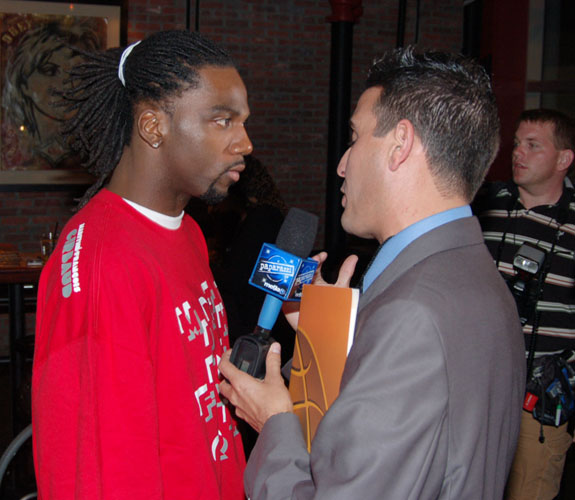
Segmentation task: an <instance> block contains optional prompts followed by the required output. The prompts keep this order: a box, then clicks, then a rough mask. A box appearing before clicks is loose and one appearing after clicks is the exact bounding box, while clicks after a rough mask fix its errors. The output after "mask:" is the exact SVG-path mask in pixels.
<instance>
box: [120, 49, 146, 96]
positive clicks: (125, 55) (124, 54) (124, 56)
mask: <svg viewBox="0 0 575 500" xmlns="http://www.w3.org/2000/svg"><path fill="white" fill-rule="evenodd" d="M141 41H142V40H138V41H137V42H134V43H133V44H132V45H129V46H128V47H126V48H125V49H124V52H122V56H121V57H120V64H118V78H119V79H120V81H121V82H122V85H123V86H124V87H125V86H126V80H124V63H125V62H126V59H128V56H129V55H130V54H131V53H132V50H134V47H135V46H136V45H138V44H139V43H140V42H141Z"/></svg>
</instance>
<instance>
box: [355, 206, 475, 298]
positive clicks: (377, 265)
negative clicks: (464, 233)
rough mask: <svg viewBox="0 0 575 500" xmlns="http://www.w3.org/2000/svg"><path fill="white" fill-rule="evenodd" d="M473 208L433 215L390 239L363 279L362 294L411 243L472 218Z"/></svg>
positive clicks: (465, 207)
mask: <svg viewBox="0 0 575 500" xmlns="http://www.w3.org/2000/svg"><path fill="white" fill-rule="evenodd" d="M471 215H472V213H471V207H470V206H469V205H464V206H462V207H457V208H451V209H449V210H445V211H443V212H439V213H438V214H434V215H431V216H429V217H426V218H425V219H422V220H420V221H417V222H416V223H414V224H412V225H411V226H408V227H406V228H405V229H403V230H402V231H400V232H399V233H397V234H396V235H395V236H392V237H391V238H389V239H388V240H387V241H386V242H385V243H384V244H383V245H382V246H381V248H380V249H379V250H378V252H377V255H376V257H375V259H373V262H372V263H371V265H370V266H369V268H368V269H367V271H366V272H365V274H364V277H363V284H362V292H365V291H366V290H367V289H368V288H369V287H370V285H371V284H372V283H373V282H374V281H375V280H376V279H377V277H378V276H379V275H380V274H381V273H382V272H383V271H384V270H385V269H386V268H387V266H389V264H391V263H392V262H393V261H394V260H395V258H396V257H397V256H398V255H399V254H400V253H401V251H402V250H403V249H404V248H405V247H406V246H408V245H409V244H410V243H411V242H413V241H415V240H416V239H417V238H419V237H420V236H423V235H424V234H425V233H427V232H429V231H431V230H432V229H435V228H437V227H439V226H442V225H443V224H447V223H448V222H452V221H454V220H457V219H463V218H465V217H471Z"/></svg>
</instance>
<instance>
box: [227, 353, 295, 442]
mask: <svg viewBox="0 0 575 500" xmlns="http://www.w3.org/2000/svg"><path fill="white" fill-rule="evenodd" d="M280 349H281V347H280V345H279V344H278V343H277V342H274V343H273V344H272V345H271V347H270V350H269V352H268V355H267V357H266V377H265V378H264V379H263V380H259V379H257V378H254V377H252V376H251V375H248V374H247V373H244V372H242V371H241V370H239V369H238V368H236V367H235V366H234V365H233V364H232V363H231V362H230V354H231V350H229V349H228V350H227V351H226V352H225V353H224V355H223V356H222V360H221V361H220V366H219V368H220V372H221V373H222V375H223V376H224V377H225V380H222V382H221V383H220V393H221V394H222V396H224V397H225V398H226V399H227V400H228V401H229V402H230V403H231V404H233V405H234V406H235V408H236V415H237V416H238V417H240V418H241V419H243V420H245V421H246V422H247V423H248V424H250V425H251V426H252V427H253V428H254V429H255V430H256V431H258V432H260V431H261V430H262V428H263V426H264V424H265V423H266V421H267V420H268V418H270V417H272V416H273V415H276V414H277V413H285V412H293V403H292V400H291V397H290V394H289V391H288V390H287V388H286V386H285V384H284V381H283V378H282V376H281V372H280V369H281V356H280V354H281V351H280Z"/></svg>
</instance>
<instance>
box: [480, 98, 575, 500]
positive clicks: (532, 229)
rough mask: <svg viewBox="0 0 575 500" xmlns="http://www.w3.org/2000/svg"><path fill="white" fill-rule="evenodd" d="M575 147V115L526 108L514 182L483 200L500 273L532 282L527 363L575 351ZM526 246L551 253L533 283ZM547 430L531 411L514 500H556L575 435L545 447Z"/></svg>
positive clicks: (483, 219) (560, 432)
mask: <svg viewBox="0 0 575 500" xmlns="http://www.w3.org/2000/svg"><path fill="white" fill-rule="evenodd" d="M574 150H575V126H574V123H573V121H572V120H571V119H570V118H569V117H567V116H565V115H564V114H562V113H560V112H557V111H553V110H546V109H537V110H529V111H524V112H523V113H522V114H521V116H520V118H519V122H518V127H517V131H516V133H515V140H514V148H513V156H512V167H513V182H509V183H496V184H493V185H491V186H488V187H487V188H486V189H484V190H483V193H480V195H479V196H478V198H477V200H476V202H475V207H474V208H475V212H476V214H477V215H478V216H479V220H480V223H481V226H482V229H483V234H484V237H485V242H486V244H487V246H488V248H489V250H490V251H491V253H492V255H493V258H494V260H495V262H496V264H497V267H498V269H499V271H500V272H501V273H502V275H503V277H504V278H505V279H506V280H507V281H508V282H509V283H513V282H514V280H519V279H521V280H523V282H524V283H523V284H525V285H526V286H525V290H526V292H525V293H526V294H527V295H523V294H521V293H520V292H518V291H515V292H514V295H515V297H516V299H517V303H518V309H519V313H520V316H521V318H522V323H523V332H524V334H525V345H526V353H527V354H526V356H527V359H530V356H529V354H530V351H531V352H532V353H533V354H531V357H533V356H535V357H537V356H540V355H542V354H550V353H557V352H560V351H562V350H563V349H575V287H574V278H575V257H574V254H575V252H574V251H575V197H574V194H575V191H574V189H573V185H572V183H571V181H570V180H569V177H568V176H567V175H568V174H570V173H571V171H572V169H573V158H574ZM524 244H528V245H530V246H532V247H535V248H536V249H538V250H542V251H543V252H544V253H543V252H537V251H535V254H540V255H541V256H544V258H542V262H541V263H540V269H539V271H538V272H537V273H536V274H535V275H534V276H533V277H532V278H531V279H529V278H524V277H521V278H519V276H518V275H517V273H516V271H515V269H514V267H513V259H514V257H515V255H516V253H517V252H518V251H519V249H520V248H521V246H522V245H524ZM524 248H525V247H524ZM527 276H529V275H527ZM540 276H541V279H539V277H540ZM523 300H525V302H522V301H523ZM486 314H488V312H486ZM540 430H541V428H540V423H539V422H538V421H536V420H535V419H534V418H533V416H532V414H531V413H529V412H527V411H524V412H523V415H522V423H521V433H520V437H519V443H518V446H517V452H516V456H515V461H514V463H513V466H512V468H511V473H510V476H509V481H508V491H507V495H506V498H507V499H508V500H519V499H525V500H527V499H529V500H535V499H541V500H543V499H553V498H554V497H555V496H556V495H557V493H558V492H559V488H560V483H561V475H562V471H563V466H564V463H565V455H566V453H567V450H568V449H569V447H570V445H571V441H572V438H571V436H570V434H569V433H568V431H567V424H564V425H562V426H560V427H554V426H545V428H544V429H543V432H544V442H543V443H541V442H540V440H539V437H540Z"/></svg>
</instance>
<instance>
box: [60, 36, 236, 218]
mask: <svg viewBox="0 0 575 500" xmlns="http://www.w3.org/2000/svg"><path fill="white" fill-rule="evenodd" d="M78 52H79V53H80V54H81V55H82V56H83V62H82V63H80V64H78V65H77V66H75V67H73V68H72V69H71V71H70V78H69V79H68V82H67V83H68V85H67V86H66V88H65V89H64V90H63V91H62V92H61V93H60V96H61V97H62V99H63V101H62V105H63V106H64V107H65V109H66V111H67V112H68V113H70V114H71V118H70V119H69V120H67V121H66V123H65V124H64V125H63V127H62V130H61V132H62V134H63V136H64V138H65V139H66V141H67V142H68V144H69V146H70V148H71V149H72V150H74V151H76V152H77V153H79V154H80V156H81V158H82V161H83V166H84V167H86V168H87V169H88V171H89V172H90V173H91V174H93V175H94V176H95V177H96V178H97V180H96V182H95V183H94V185H93V186H91V187H90V189H89V190H88V191H87V192H86V194H85V195H84V197H83V198H82V200H81V201H80V207H82V206H84V205H85V204H86V203H87V202H88V200H89V199H90V198H91V197H92V196H94V194H96V193H97V192H98V190H100V189H101V187H102V186H103V185H104V184H105V182H106V181H107V180H108V179H109V177H110V175H111V173H112V172H113V171H114V169H115V168H116V165H117V164H118V162H119V161H120V158H121V156H122V152H123V149H124V146H128V145H130V139H131V135H132V130H133V122H134V109H135V106H136V104H138V103H139V102H142V101H148V102H154V103H158V104H159V105H160V106H161V107H162V109H163V110H164V111H165V112H167V113H170V112H171V110H170V98H173V97H179V96H181V95H182V93H183V92H185V91H187V90H189V89H193V88H197V87H198V85H199V75H198V70H199V69H201V68H202V67H205V66H218V67H229V66H231V67H234V63H233V61H232V59H231V57H230V56H229V54H228V53H227V52H225V51H224V50H223V49H221V48H220V47H218V46H217V45H215V44H214V43H213V42H211V41H210V40H207V39H206V38H204V37H203V36H201V35H200V34H198V33H196V32H189V31H184V30H172V31H160V32H157V33H154V34H152V35H150V36H149V37H148V38H146V39H144V40H142V42H141V43H139V44H138V45H136V46H134V47H133V50H132V52H131V53H130V54H129V56H128V57H127V58H126V59H125V61H124V67H123V72H124V81H125V85H124V83H122V81H121V80H120V79H119V77H118V65H119V62H120V58H121V56H122V53H123V49H122V48H114V49H109V50H107V51H105V52H99V53H91V52H85V51H81V50H79V51H78Z"/></svg>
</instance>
